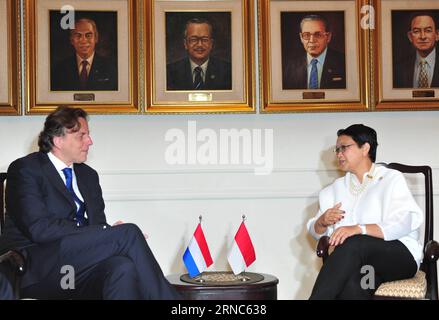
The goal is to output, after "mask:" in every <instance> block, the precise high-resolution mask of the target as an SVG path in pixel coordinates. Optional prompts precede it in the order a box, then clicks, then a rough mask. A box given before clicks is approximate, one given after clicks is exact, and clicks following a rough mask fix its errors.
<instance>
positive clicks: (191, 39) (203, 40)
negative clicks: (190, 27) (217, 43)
mask: <svg viewBox="0 0 439 320" xmlns="http://www.w3.org/2000/svg"><path fill="white" fill-rule="evenodd" d="M210 39H211V38H210V37H189V38H186V41H187V42H189V44H191V45H194V44H197V43H198V42H199V41H201V43H202V44H207V43H209V41H210Z"/></svg>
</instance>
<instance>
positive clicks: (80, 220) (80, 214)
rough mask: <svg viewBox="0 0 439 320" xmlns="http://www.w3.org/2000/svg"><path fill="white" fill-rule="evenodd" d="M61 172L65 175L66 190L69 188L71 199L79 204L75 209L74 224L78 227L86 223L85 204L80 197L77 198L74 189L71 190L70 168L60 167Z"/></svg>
mask: <svg viewBox="0 0 439 320" xmlns="http://www.w3.org/2000/svg"><path fill="white" fill-rule="evenodd" d="M62 172H63V173H64V176H65V177H66V187H67V190H69V192H70V194H71V195H72V198H73V201H74V202H75V203H76V204H77V206H79V207H78V208H77V210H76V217H75V220H76V225H77V226H78V227H81V226H84V225H86V224H87V219H86V218H85V216H84V214H85V204H84V202H83V201H81V199H79V198H78V196H77V195H76V193H75V191H74V190H73V185H72V180H73V174H72V168H64V169H62Z"/></svg>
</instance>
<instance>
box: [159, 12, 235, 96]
mask: <svg viewBox="0 0 439 320" xmlns="http://www.w3.org/2000/svg"><path fill="white" fill-rule="evenodd" d="M231 27H232V25H231V13H230V12H166V90H231V89H232V51H231V47H232V43H231V41H232V37H231Z"/></svg>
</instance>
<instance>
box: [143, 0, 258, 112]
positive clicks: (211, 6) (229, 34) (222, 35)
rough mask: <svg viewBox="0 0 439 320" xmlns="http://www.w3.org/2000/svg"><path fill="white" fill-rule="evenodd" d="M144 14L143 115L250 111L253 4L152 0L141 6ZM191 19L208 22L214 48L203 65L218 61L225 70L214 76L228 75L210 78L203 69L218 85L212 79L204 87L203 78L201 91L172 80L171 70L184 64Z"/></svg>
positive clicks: (248, 1) (252, 99)
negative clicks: (185, 44)
mask: <svg viewBox="0 0 439 320" xmlns="http://www.w3.org/2000/svg"><path fill="white" fill-rule="evenodd" d="M201 8H202V9H201ZM143 12H144V27H143V30H144V41H143V43H144V52H145V55H144V60H145V84H146V85H145V100H146V105H145V112H146V113H147V114H155V113H165V114H166V113H183V114H184V113H231V112H234V113H254V112H255V94H254V93H255V92H254V88H255V76H254V61H255V60H254V59H255V57H254V36H253V33H254V13H253V12H254V5H253V1H251V0H226V1H225V0H219V1H200V0H188V1H176V0H174V1H170V0H152V1H146V2H145V4H144V10H143ZM193 18H197V19H203V21H205V20H206V19H207V20H208V21H209V23H210V24H211V28H212V30H213V32H211V33H213V34H211V39H213V40H211V41H212V43H213V44H212V47H213V49H212V50H211V51H210V56H209V62H208V63H209V64H210V65H211V66H214V64H213V61H214V60H222V61H223V65H225V67H224V68H222V70H221V71H218V72H222V71H224V70H226V71H227V70H228V69H229V68H230V73H228V71H227V72H224V73H225V75H220V73H217V74H216V75H215V74H211V76H210V77H209V71H207V72H206V77H207V79H210V80H215V81H216V80H218V82H217V83H219V84H213V81H212V82H211V84H210V85H209V86H208V85H207V84H208V81H207V80H205V84H206V87H207V88H204V89H202V90H197V89H192V88H189V89H188V87H187V85H188V83H190V85H191V86H192V81H191V80H189V82H188V81H186V80H177V79H179V78H178V77H177V71H175V70H180V69H181V70H183V68H178V63H182V64H185V65H186V63H187V65H188V66H189V60H188V57H187V55H186V50H185V47H184V43H185V42H184V41H185V39H184V30H185V28H186V22H187V21H189V20H190V19H193ZM196 44H197V45H198V44H200V42H198V41H197V43H196ZM229 57H230V61H227V58H229ZM224 61H225V63H224ZM176 66H177V67H176ZM188 68H189V67H188ZM207 68H209V67H207ZM184 70H186V69H184ZM207 70H209V69H207ZM167 72H168V73H169V75H168V74H167ZM190 72H191V71H190V69H189V77H190V76H191V74H190ZM178 74H180V72H178ZM179 77H180V76H179ZM183 77H184V75H183V73H181V78H183ZM226 78H227V79H230V81H229V80H224V79H226ZM219 79H223V80H221V81H220V80H219ZM171 81H172V83H171Z"/></svg>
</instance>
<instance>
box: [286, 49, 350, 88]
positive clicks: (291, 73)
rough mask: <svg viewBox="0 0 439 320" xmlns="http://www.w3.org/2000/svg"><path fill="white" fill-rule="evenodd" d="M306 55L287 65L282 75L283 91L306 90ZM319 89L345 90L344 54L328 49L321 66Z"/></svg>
mask: <svg viewBox="0 0 439 320" xmlns="http://www.w3.org/2000/svg"><path fill="white" fill-rule="evenodd" d="M307 64H308V62H307V60H306V54H304V55H303V56H302V57H300V58H299V59H295V60H291V61H290V62H288V63H287V65H286V68H284V70H283V75H282V88H283V89H307V88H308V83H307V81H308V73H307ZM320 89H346V67H345V57H344V54H342V53H340V52H337V51H335V50H332V49H330V48H328V50H327V52H326V58H325V63H324V64H323V70H322V77H321V80H320Z"/></svg>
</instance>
